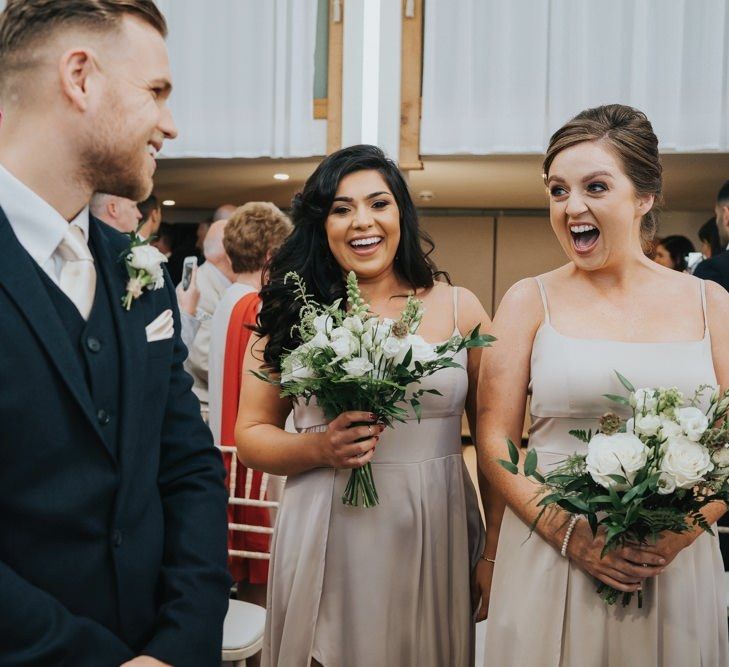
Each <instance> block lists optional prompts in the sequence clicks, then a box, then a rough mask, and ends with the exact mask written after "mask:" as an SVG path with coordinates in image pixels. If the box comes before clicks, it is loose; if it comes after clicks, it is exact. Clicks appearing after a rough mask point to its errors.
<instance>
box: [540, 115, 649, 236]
mask: <svg viewBox="0 0 729 667" xmlns="http://www.w3.org/2000/svg"><path fill="white" fill-rule="evenodd" d="M584 141H602V142H605V143H606V144H607V145H608V146H609V147H610V148H611V149H612V150H613V152H614V153H615V154H616V155H617V157H618V159H619V160H620V162H621V163H622V165H623V170H624V171H625V175H626V176H627V177H628V178H629V179H630V181H631V183H632V184H633V187H634V188H635V191H636V194H638V195H639V196H645V195H654V196H655V203H654V208H655V206H657V205H659V204H660V203H661V193H662V191H663V167H662V166H661V161H660V158H659V155H658V138H657V137H656V135H655V133H654V132H653V126H652V125H651V123H650V121H649V120H648V118H647V117H646V115H645V114H644V113H643V112H642V111H638V110H637V109H634V108H633V107H629V106H625V105H624V104H606V105H604V106H601V107H595V108H594V109H586V110H585V111H582V112H581V113H578V114H577V115H576V116H575V117H574V118H573V119H572V120H570V121H568V122H567V123H565V124H564V125H563V126H562V127H560V128H559V130H557V131H556V132H555V133H554V134H553V135H552V137H551V139H550V140H549V147H548V148H547V153H546V155H545V156H544V163H543V165H542V169H543V173H544V178H545V179H546V178H547V177H548V176H549V168H550V167H551V166H552V162H553V161H554V158H555V157H557V154H558V153H560V152H561V151H563V150H564V149H565V148H570V147H571V146H575V145H576V144H580V143H582V142H584ZM657 226H658V223H657V221H656V216H655V213H654V210H653V209H651V210H650V211H648V213H646V214H645V215H644V216H643V219H642V220H641V223H640V236H641V241H642V243H643V246H644V247H645V246H646V244H649V243H650V241H651V239H652V238H653V237H654V236H655V233H656V228H657Z"/></svg>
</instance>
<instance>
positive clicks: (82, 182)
mask: <svg viewBox="0 0 729 667" xmlns="http://www.w3.org/2000/svg"><path fill="white" fill-rule="evenodd" d="M165 33H166V26H165V22H164V18H163V17H162V15H161V14H160V13H159V11H158V10H157V8H156V7H155V5H154V3H153V2H152V1H151V0H8V2H7V6H6V8H5V10H4V11H3V13H2V14H0V109H2V112H3V117H2V125H1V126H0V666H2V665H14V666H23V665H27V666H31V665H32V666H34V667H37V666H40V667H47V666H48V667H53V666H55V665H64V666H65V665H68V666H72V667H106V666H109V667H112V666H113V667H119V666H120V665H126V666H127V667H130V666H133V667H144V666H149V667H152V666H157V667H159V666H160V665H174V666H175V667H186V666H189V667H213V666H218V665H219V664H220V655H221V653H220V649H221V641H222V624H223V619H224V616H225V613H226V610H227V598H228V591H229V585H230V581H229V577H228V573H227V568H226V493H225V489H224V486H223V478H224V472H223V466H222V462H221V458H220V455H219V453H218V451H217V450H216V449H215V448H214V447H213V445H212V441H211V438H210V434H209V432H208V430H207V428H206V427H205V425H204V424H203V422H202V420H201V418H200V412H199V405H198V402H197V400H196V399H195V397H194V396H193V394H192V392H191V391H190V387H191V384H192V382H191V380H190V379H189V377H188V376H187V375H186V374H185V373H184V371H183V369H182V361H183V359H184V357H185V348H184V346H183V345H182V343H181V340H180V335H179V332H180V320H179V314H178V312H177V307H176V305H175V304H176V300H175V293H174V289H173V287H172V285H171V284H170V281H169V278H167V277H165V278H161V277H160V279H159V280H158V281H157V282H156V284H155V283H153V284H151V285H149V286H147V287H144V286H140V285H138V284H137V285H135V284H132V285H131V286H130V285H129V284H128V281H129V274H128V273H127V267H126V266H125V261H124V257H125V256H127V255H128V248H129V238H128V237H126V236H124V235H122V234H120V233H118V232H116V231H115V230H113V229H111V228H110V227H107V226H106V225H104V224H102V223H100V222H99V221H98V220H96V219H94V218H93V217H92V216H90V215H89V212H88V201H89V199H90V197H91V195H92V193H94V192H97V191H101V192H107V193H111V194H116V195H119V196H122V197H127V198H130V199H133V200H135V201H139V200H142V199H144V198H145V197H147V196H148V195H149V193H150V191H151V189H152V176H153V174H154V169H155V154H156V152H157V151H158V150H159V149H160V148H161V146H162V143H163V141H164V140H165V139H173V138H174V137H175V135H176V134H177V130H176V128H175V125H174V122H173V119H172V116H171V114H170V112H169V110H168V108H167V106H166V102H167V98H168V95H169V93H170V90H171V82H170V74H169V64H168V59H167V51H166V47H165V43H164V35H165ZM138 259H139V262H138V265H140V264H139V263H140V262H141V265H143V266H145V267H146V269H147V271H148V272H149V273H150V274H152V275H153V276H154V275H156V274H158V273H160V269H159V261H158V260H159V257H158V256H155V255H154V254H153V252H151V251H147V250H142V251H141V252H140V253H139V258H138ZM160 275H161V274H160ZM129 287H131V290H130V302H129V309H128V310H127V309H126V308H125V307H123V306H122V297H123V296H125V294H126V293H127V290H128V288H129Z"/></svg>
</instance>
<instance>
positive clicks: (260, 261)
mask: <svg viewBox="0 0 729 667" xmlns="http://www.w3.org/2000/svg"><path fill="white" fill-rule="evenodd" d="M292 231H293V225H292V224H291V221H290V220H289V219H288V218H287V217H286V215H284V214H283V213H282V212H281V210H280V209H279V208H278V207H277V206H274V205H273V204H271V203H269V202H248V203H247V204H244V205H243V206H240V207H239V208H237V209H236V210H235V213H233V215H232V216H231V217H230V219H229V220H228V224H227V225H226V227H225V232H224V233H223V246H224V247H225V252H226V253H227V254H228V257H230V261H231V263H232V265H233V271H234V272H235V273H251V272H253V271H260V270H261V269H262V268H263V266H264V264H265V263H266V257H267V256H268V255H270V254H273V253H274V252H276V250H278V248H279V247H280V246H281V244H282V243H283V242H284V241H285V240H286V238H287V237H288V236H289V234H291V232H292Z"/></svg>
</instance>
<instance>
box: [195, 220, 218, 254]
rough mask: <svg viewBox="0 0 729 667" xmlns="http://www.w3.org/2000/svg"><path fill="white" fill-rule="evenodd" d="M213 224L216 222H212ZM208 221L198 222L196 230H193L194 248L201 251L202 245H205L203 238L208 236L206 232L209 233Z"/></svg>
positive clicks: (209, 223) (209, 222)
mask: <svg viewBox="0 0 729 667" xmlns="http://www.w3.org/2000/svg"><path fill="white" fill-rule="evenodd" d="M220 219H221V220H224V218H220ZM213 222H217V221H216V220H214V221H213ZM211 224H212V223H211V221H210V220H205V222H199V223H198V225H197V228H196V229H195V247H196V248H197V249H198V250H200V251H202V249H203V244H204V243H205V237H206V236H207V235H208V231H210V225H211Z"/></svg>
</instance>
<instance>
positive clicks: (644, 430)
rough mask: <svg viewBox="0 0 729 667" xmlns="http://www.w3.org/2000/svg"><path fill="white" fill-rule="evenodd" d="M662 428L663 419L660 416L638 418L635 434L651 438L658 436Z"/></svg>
mask: <svg viewBox="0 0 729 667" xmlns="http://www.w3.org/2000/svg"><path fill="white" fill-rule="evenodd" d="M660 428H661V419H660V417H659V416H658V415H645V417H641V416H638V418H637V419H636V420H635V425H634V427H633V432H634V433H636V434H637V435H645V436H651V435H656V434H657V433H658V429H660Z"/></svg>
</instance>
